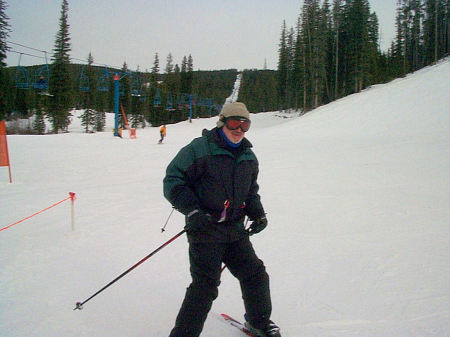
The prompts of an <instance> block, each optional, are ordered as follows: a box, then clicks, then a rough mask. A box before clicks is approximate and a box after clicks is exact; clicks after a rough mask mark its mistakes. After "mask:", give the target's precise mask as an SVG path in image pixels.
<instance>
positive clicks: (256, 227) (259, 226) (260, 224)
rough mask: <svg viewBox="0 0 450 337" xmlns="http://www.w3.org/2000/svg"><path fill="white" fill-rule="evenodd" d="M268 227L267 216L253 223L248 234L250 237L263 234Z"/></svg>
mask: <svg viewBox="0 0 450 337" xmlns="http://www.w3.org/2000/svg"><path fill="white" fill-rule="evenodd" d="M266 227H267V218H266V216H265V215H263V216H261V217H259V218H257V219H255V220H253V221H252V223H251V224H250V227H249V228H248V229H247V232H248V234H249V235H253V234H256V233H259V232H261V231H262V230H263V229H264V228H266Z"/></svg>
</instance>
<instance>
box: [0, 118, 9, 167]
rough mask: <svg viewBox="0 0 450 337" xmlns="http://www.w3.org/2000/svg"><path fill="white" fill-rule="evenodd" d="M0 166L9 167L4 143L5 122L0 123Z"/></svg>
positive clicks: (6, 147)
mask: <svg viewBox="0 0 450 337" xmlns="http://www.w3.org/2000/svg"><path fill="white" fill-rule="evenodd" d="M0 166H9V156H8V143H7V142H6V124H5V121H0Z"/></svg>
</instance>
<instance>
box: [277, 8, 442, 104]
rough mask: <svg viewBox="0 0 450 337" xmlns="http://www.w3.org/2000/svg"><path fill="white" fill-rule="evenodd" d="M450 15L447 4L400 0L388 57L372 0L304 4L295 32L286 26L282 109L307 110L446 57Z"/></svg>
mask: <svg viewBox="0 0 450 337" xmlns="http://www.w3.org/2000/svg"><path fill="white" fill-rule="evenodd" d="M448 10H449V8H448V2H447V1H446V0H425V1H423V0H399V1H398V10H397V21H396V23H397V36H396V39H395V41H393V43H392V47H391V49H390V50H388V51H387V52H386V53H383V52H381V51H380V49H379V33H378V32H379V24H378V18H377V15H376V13H374V12H371V10H370V5H369V1H368V0H347V1H345V0H334V1H333V3H332V4H330V2H329V1H328V0H325V1H322V2H321V1H319V0H309V1H306V0H305V1H304V4H303V7H302V10H301V13H300V15H299V18H298V22H297V25H296V27H295V28H288V27H287V26H286V24H285V23H284V24H283V26H282V31H281V38H280V45H279V62H278V74H277V82H278V92H277V99H278V108H279V109H287V108H295V109H302V110H303V111H308V110H311V109H314V108H316V107H318V106H319V105H322V104H326V103H328V102H330V101H332V100H335V99H338V98H339V97H343V96H346V95H349V94H352V93H355V92H359V91H361V90H362V89H364V88H366V87H368V86H370V85H372V84H375V83H383V82H387V81H390V80H391V79H393V78H396V77H399V76H404V75H405V74H406V73H408V72H410V71H414V70H417V69H419V68H421V67H424V66H426V65H429V64H431V63H433V62H435V61H437V60H438V59H440V58H442V57H445V56H446V55H448V51H449V48H448V34H449V32H448V14H449V11H448Z"/></svg>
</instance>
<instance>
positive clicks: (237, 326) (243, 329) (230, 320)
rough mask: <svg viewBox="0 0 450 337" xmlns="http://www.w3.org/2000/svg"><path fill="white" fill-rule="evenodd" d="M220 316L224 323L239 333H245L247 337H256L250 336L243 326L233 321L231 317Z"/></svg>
mask: <svg viewBox="0 0 450 337" xmlns="http://www.w3.org/2000/svg"><path fill="white" fill-rule="evenodd" d="M220 316H221V317H222V318H223V319H224V321H225V322H226V323H228V324H230V325H231V326H234V327H235V328H237V329H239V330H240V331H241V332H243V333H245V334H246V335H247V336H250V337H256V336H255V335H254V334H252V333H251V332H250V331H249V330H248V329H247V328H246V327H245V325H244V324H242V323H241V322H239V321H238V320H235V319H234V318H233V317H231V316H229V315H227V314H220Z"/></svg>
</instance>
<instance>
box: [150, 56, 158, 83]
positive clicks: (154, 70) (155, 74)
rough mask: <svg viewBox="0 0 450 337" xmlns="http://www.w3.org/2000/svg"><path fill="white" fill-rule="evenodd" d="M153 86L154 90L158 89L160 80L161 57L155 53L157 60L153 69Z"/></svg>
mask: <svg viewBox="0 0 450 337" xmlns="http://www.w3.org/2000/svg"><path fill="white" fill-rule="evenodd" d="M151 78H152V86H153V88H156V86H157V85H158V80H159V56H158V53H155V59H154V61H153V67H152V77H151Z"/></svg>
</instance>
